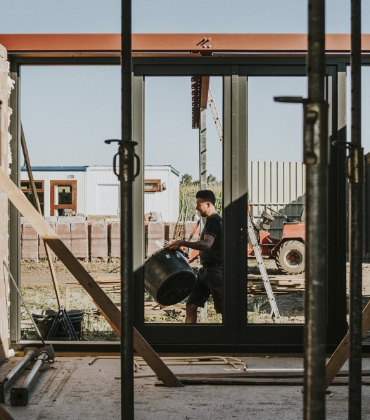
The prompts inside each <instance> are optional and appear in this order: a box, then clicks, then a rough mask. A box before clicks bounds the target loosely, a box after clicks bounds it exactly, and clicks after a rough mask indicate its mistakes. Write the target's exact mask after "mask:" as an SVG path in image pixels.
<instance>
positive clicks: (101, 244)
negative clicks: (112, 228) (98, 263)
mask: <svg viewBox="0 0 370 420" xmlns="http://www.w3.org/2000/svg"><path fill="white" fill-rule="evenodd" d="M90 232H91V233H90V255H91V257H92V258H104V259H107V258H108V229H107V222H105V221H95V222H92V223H91V231H90Z"/></svg>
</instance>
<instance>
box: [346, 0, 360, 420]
mask: <svg viewBox="0 0 370 420" xmlns="http://www.w3.org/2000/svg"><path fill="white" fill-rule="evenodd" d="M351 31H352V37H351V91H352V96H351V115H352V125H351V143H350V144H349V156H348V167H347V170H348V178H349V182H350V184H349V185H350V188H349V262H350V270H349V273H350V293H349V296H350V298H349V310H350V315H349V320H350V321H349V337H350V340H349V383H348V418H349V419H351V420H359V419H361V389H362V387H361V373H362V257H363V180H364V160H363V159H364V158H363V148H362V147H361V0H352V1H351Z"/></svg>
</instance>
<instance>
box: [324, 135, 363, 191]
mask: <svg viewBox="0 0 370 420" xmlns="http://www.w3.org/2000/svg"><path fill="white" fill-rule="evenodd" d="M332 145H333V146H335V147H344V148H346V149H347V150H348V151H349V154H348V156H347V157H346V176H347V178H348V179H349V181H350V182H351V183H355V184H362V183H363V182H364V179H365V176H366V171H365V168H366V157H365V156H364V148H363V147H361V146H357V145H355V144H354V143H351V142H344V141H333V142H332Z"/></svg>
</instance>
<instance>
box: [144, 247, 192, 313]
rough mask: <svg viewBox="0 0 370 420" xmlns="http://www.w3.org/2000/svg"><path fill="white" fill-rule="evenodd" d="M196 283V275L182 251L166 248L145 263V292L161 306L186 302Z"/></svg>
mask: <svg viewBox="0 0 370 420" xmlns="http://www.w3.org/2000/svg"><path fill="white" fill-rule="evenodd" d="M194 282H195V274H194V272H193V270H192V269H191V267H190V265H189V264H188V262H187V261H186V258H185V257H184V255H183V253H182V252H180V251H170V250H168V249H166V248H164V249H161V250H159V251H157V252H155V253H154V254H152V255H151V256H150V257H149V258H148V259H147V260H146V262H145V274H144V287H145V290H146V291H147V292H148V293H149V294H150V296H152V297H153V299H154V300H155V301H156V302H158V303H160V304H161V305H165V306H169V305H174V304H175V303H178V302H181V301H182V300H184V299H185V298H186V297H187V296H189V294H190V292H191V291H192V290H193V287H194Z"/></svg>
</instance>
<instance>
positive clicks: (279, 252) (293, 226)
mask: <svg viewBox="0 0 370 420" xmlns="http://www.w3.org/2000/svg"><path fill="white" fill-rule="evenodd" d="M278 214H279V213H278ZM279 216H281V214H279ZM286 219H287V221H286V222H285V223H284V225H283V234H282V237H281V239H276V238H273V237H272V236H271V235H270V233H269V232H267V230H268V229H269V225H270V224H271V223H272V221H273V220H274V217H273V216H271V214H269V213H267V212H263V213H262V214H261V221H260V223H259V226H256V225H255V224H253V225H254V229H255V230H256V233H257V238H259V245H260V249H261V254H262V257H264V258H274V259H275V262H276V266H277V268H278V269H279V270H280V271H282V272H283V273H285V274H300V273H303V272H304V270H305V260H304V254H305V239H306V233H305V231H306V222H305V214H304V210H303V212H302V214H301V220H300V221H291V220H290V219H289V218H287V217H286ZM247 254H248V258H254V252H253V246H252V244H251V243H248V251H247Z"/></svg>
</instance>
